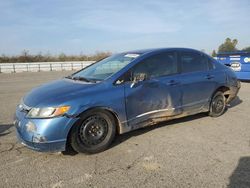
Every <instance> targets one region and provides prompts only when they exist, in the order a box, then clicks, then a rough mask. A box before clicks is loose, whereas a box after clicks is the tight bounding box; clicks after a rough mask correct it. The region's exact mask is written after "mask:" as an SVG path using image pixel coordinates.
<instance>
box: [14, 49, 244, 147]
mask: <svg viewBox="0 0 250 188" xmlns="http://www.w3.org/2000/svg"><path fill="white" fill-rule="evenodd" d="M107 62H109V63H107ZM110 62H111V63H110ZM107 65H108V66H107ZM114 67H116V68H114ZM113 69H114V70H113ZM93 71H94V72H98V71H99V73H96V74H95V75H98V76H96V77H94V78H91V77H87V76H88V75H93ZM239 88H240V83H239V81H238V80H237V78H236V76H235V74H234V72H233V71H232V70H231V69H230V68H228V67H226V66H224V65H221V64H220V63H218V62H217V61H216V60H214V59H213V58H211V57H210V56H208V55H206V54H204V53H202V52H200V51H196V50H193V49H184V48H164V49H150V50H139V51H131V52H125V53H121V54H117V55H114V56H111V57H108V58H107V59H104V60H101V61H100V62H97V63H95V64H93V65H90V66H89V67H87V68H84V69H83V70H80V71H78V72H76V73H74V74H72V75H70V76H69V77H66V78H62V79H60V80H56V81H53V82H51V83H47V84H44V85H42V86H40V87H37V88H34V89H33V90H31V91H30V92H29V93H28V94H27V95H26V96H25V97H23V99H22V100H21V102H20V104H19V105H18V106H17V109H16V113H15V126H16V130H17V131H16V132H17V137H18V139H19V140H20V142H21V143H23V144H24V145H26V146H27V147H29V148H31V149H34V150H37V151H64V150H65V149H66V145H67V143H68V139H69V134H70V132H71V131H72V127H74V126H76V125H77V124H78V123H79V121H83V119H84V118H85V119H86V118H87V117H88V116H87V115H86V114H88V112H90V111H91V112H92V111H95V110H103V111H105V112H108V113H109V114H111V115H112V116H113V117H112V118H113V119H114V120H115V127H116V134H123V133H126V132H129V131H132V130H135V129H138V128H141V127H145V126H148V125H153V124H156V123H158V122H161V121H165V120H170V119H174V118H179V117H183V116H188V115H192V114H197V113H201V112H208V111H209V110H210V106H211V100H212V98H213V95H214V94H215V93H216V91H221V92H223V95H224V96H225V100H226V103H229V102H230V101H231V100H233V99H234V98H235V97H236V95H237V93H238V90H239ZM86 126H87V125H86ZM86 126H85V127H86ZM105 126H106V125H104V126H103V127H105ZM81 130H84V127H83V129H81ZM102 130H104V129H102ZM89 132H91V131H90V130H89ZM104 132H105V131H104ZM106 132H107V131H106ZM80 133H81V134H85V133H82V132H80ZM80 133H79V134H80ZM106 134H108V133H106ZM91 135H92V134H91ZM91 135H90V136H91ZM93 135H94V134H93ZM80 136H81V135H80ZM87 136H89V135H87ZM95 136H96V135H95ZM102 136H103V135H102ZM88 138H89V137H88ZM103 139H105V138H103Z"/></svg>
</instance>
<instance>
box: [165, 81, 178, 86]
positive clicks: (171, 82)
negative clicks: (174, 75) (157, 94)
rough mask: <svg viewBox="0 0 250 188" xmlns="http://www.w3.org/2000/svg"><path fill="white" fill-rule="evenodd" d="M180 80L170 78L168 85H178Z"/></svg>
mask: <svg viewBox="0 0 250 188" xmlns="http://www.w3.org/2000/svg"><path fill="white" fill-rule="evenodd" d="M179 84H180V82H179V81H176V80H170V81H169V82H168V83H167V85H168V86H176V85H179Z"/></svg>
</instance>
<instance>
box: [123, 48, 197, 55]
mask: <svg viewBox="0 0 250 188" xmlns="http://www.w3.org/2000/svg"><path fill="white" fill-rule="evenodd" d="M164 50H166V51H167V50H185V51H187V50H188V51H196V52H200V51H198V50H195V49H191V48H150V49H141V50H132V51H127V52H124V53H127V54H146V53H151V52H158V51H164Z"/></svg>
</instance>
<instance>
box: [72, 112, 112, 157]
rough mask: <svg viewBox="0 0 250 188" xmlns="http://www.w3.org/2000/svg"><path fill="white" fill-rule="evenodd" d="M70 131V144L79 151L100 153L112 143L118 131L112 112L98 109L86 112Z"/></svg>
mask: <svg viewBox="0 0 250 188" xmlns="http://www.w3.org/2000/svg"><path fill="white" fill-rule="evenodd" d="M82 119H83V120H82V121H80V122H78V123H77V124H76V125H74V127H73V129H72V131H71V133H70V144H71V146H72V148H73V149H74V150H76V151H77V152H79V153H98V152H101V151H103V150H105V149H107V147H108V146H109V145H110V144H111V142H112V141H113V139H114V137H115V133H116V123H115V119H114V117H113V115H112V114H110V113H109V112H107V111H103V110H98V111H92V112H88V113H87V114H85V115H84V116H83V118H82Z"/></svg>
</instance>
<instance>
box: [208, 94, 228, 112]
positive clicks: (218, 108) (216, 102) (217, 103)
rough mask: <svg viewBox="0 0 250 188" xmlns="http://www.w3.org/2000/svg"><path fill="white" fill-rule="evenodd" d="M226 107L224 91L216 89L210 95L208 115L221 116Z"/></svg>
mask: <svg viewBox="0 0 250 188" xmlns="http://www.w3.org/2000/svg"><path fill="white" fill-rule="evenodd" d="M225 109H226V98H225V96H224V93H223V92H221V91H218V92H216V93H215V94H214V96H213V97H212V100H211V103H210V109H209V116H211V117H218V116H221V115H222V114H223V113H224V112H225Z"/></svg>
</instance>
